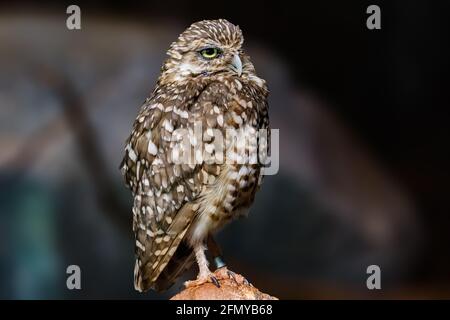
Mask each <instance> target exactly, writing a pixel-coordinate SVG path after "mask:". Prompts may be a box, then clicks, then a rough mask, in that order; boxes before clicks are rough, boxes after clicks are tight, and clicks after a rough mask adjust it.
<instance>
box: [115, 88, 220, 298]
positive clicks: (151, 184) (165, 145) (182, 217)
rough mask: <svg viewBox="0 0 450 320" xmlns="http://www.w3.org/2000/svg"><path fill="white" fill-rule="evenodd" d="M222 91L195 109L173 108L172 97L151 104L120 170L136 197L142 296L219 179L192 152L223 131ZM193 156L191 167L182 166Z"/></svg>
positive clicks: (208, 92) (203, 97)
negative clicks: (211, 131)
mask: <svg viewBox="0 0 450 320" xmlns="http://www.w3.org/2000/svg"><path fill="white" fill-rule="evenodd" d="M220 87H221V85H220V84H217V85H215V84H212V85H209V86H208V87H207V88H206V89H205V90H204V91H203V92H202V93H201V94H200V95H199V97H198V99H196V100H195V101H192V102H191V103H190V104H189V103H184V104H183V103H181V104H178V105H177V104H176V103H175V104H174V101H173V100H167V99H166V98H165V97H166V96H167V95H166V96H162V97H161V96H158V95H157V96H155V97H154V98H152V99H149V100H148V101H147V102H146V103H145V104H144V106H143V107H142V108H141V111H140V113H139V115H138V117H137V119H136V121H135V123H134V126H133V131H132V134H131V136H130V137H129V139H128V140H127V146H126V148H125V150H126V151H125V157H124V159H123V161H122V165H121V166H122V172H123V174H124V177H125V181H126V183H127V185H128V186H129V187H130V188H131V190H132V191H133V194H134V205H133V230H134V233H135V240H136V256H137V258H136V266H135V287H136V289H137V290H139V291H146V290H148V289H149V288H151V287H154V285H155V282H156V281H157V280H158V277H159V276H160V274H161V272H162V271H163V270H164V269H165V268H166V266H167V265H168V263H169V261H170V260H171V258H172V256H173V255H174V253H175V252H176V250H177V247H178V245H179V244H180V242H181V240H182V239H183V237H184V236H185V234H186V232H187V230H188V228H189V226H190V224H191V222H192V220H193V219H194V216H195V214H196V208H197V204H196V199H197V198H198V197H199V196H200V194H201V192H202V190H204V188H205V187H206V185H208V184H209V183H212V181H213V179H211V178H210V177H211V176H215V175H217V174H219V171H220V168H219V167H218V165H215V164H207V163H204V162H199V163H194V160H193V157H194V156H195V152H194V151H193V150H194V146H196V145H197V144H198V143H199V142H200V141H202V140H204V139H206V140H208V139H209V140H211V137H209V136H208V135H207V134H206V132H205V131H206V128H221V126H220V125H218V122H217V117H219V123H220V115H219V114H218V113H217V112H215V111H217V110H219V108H218V106H217V104H223V101H217V99H216V97H217V96H220V95H217V94H215V93H218V92H219V91H220V90H223V88H220ZM163 97H164V99H163ZM214 110H215V111H214ZM221 112H222V111H221ZM220 114H221V113H220ZM199 123H202V128H203V129H202V130H203V131H202V130H198V131H196V130H195V128H194V124H199ZM205 134H206V135H205ZM188 152H190V154H191V155H192V157H191V158H190V163H185V162H184V161H181V163H180V162H179V161H180V160H181V159H184V158H183V157H184V156H185V155H186V153H188ZM175 158H178V159H175ZM197 160H198V159H197ZM177 161H178V162H177ZM186 257H187V258H186V259H188V258H189V256H188V255H186ZM178 273H179V272H178Z"/></svg>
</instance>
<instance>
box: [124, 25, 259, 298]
mask: <svg viewBox="0 0 450 320" xmlns="http://www.w3.org/2000/svg"><path fill="white" fill-rule="evenodd" d="M242 43H243V37H242V33H241V30H240V29H239V27H237V26H235V25H233V24H231V23H230V22H228V21H226V20H223V19H221V20H211V21H207V20H205V21H200V22H197V23H194V24H192V25H191V26H190V27H189V28H188V29H186V30H185V31H184V32H183V33H182V34H181V35H180V36H179V38H178V40H177V41H176V42H174V43H172V45H171V46H170V48H169V50H168V52H167V53H168V55H169V58H168V59H167V60H166V61H165V63H164V65H163V68H162V73H161V75H160V77H159V79H158V82H157V85H156V88H155V90H154V91H153V93H152V95H151V96H150V97H149V98H148V99H146V101H145V103H144V105H143V106H142V108H141V110H140V112H139V114H138V116H137V117H136V121H135V122H134V125H133V130H132V132H131V135H130V136H129V138H128V140H127V142H126V148H125V156H124V158H123V161H122V165H121V167H122V172H123V175H124V177H125V181H126V183H127V185H128V186H129V188H130V189H131V191H132V193H133V196H134V204H133V230H134V233H135V241H136V266H135V288H136V289H137V290H139V291H146V290H148V289H149V288H154V289H156V290H162V289H166V288H168V287H169V286H170V285H171V284H172V283H173V282H174V281H175V280H176V278H177V277H178V276H179V275H180V274H181V273H182V271H183V270H184V269H185V268H187V267H189V266H190V264H191V262H192V261H193V259H194V258H196V259H197V262H198V264H199V269H200V273H199V277H200V278H201V277H205V276H206V275H207V273H208V272H209V269H208V266H207V262H206V258H205V255H204V241H205V238H206V237H207V236H208V234H210V233H213V232H214V231H216V230H218V229H219V228H221V227H222V226H223V225H225V224H226V223H227V222H228V221H230V220H231V219H233V218H235V217H237V216H239V215H241V214H243V213H245V212H246V211H248V208H249V207H250V205H251V203H252V202H253V200H254V197H255V193H256V191H257V189H258V187H259V181H260V180H261V177H260V175H261V170H260V169H261V166H260V165H259V164H258V163H247V164H236V163H231V164H230V163H227V162H226V159H225V158H226V154H230V155H232V154H233V152H224V153H223V154H221V153H220V152H219V151H218V150H216V148H215V143H216V137H215V134H214V133H215V132H220V133H222V134H223V135H225V133H226V131H227V130H229V129H238V128H241V127H251V128H253V129H254V131H255V132H256V130H258V129H263V128H266V129H267V128H268V109H267V94H268V92H267V88H266V85H265V81H264V80H262V79H260V78H259V77H258V76H257V75H256V73H255V69H254V67H253V65H252V63H251V62H250V59H249V57H248V56H247V55H246V54H245V53H244V51H243V49H242ZM211 45H214V46H215V47H217V48H219V49H220V51H221V54H220V56H218V57H217V58H215V59H204V58H202V57H201V55H200V54H199V52H200V50H201V49H202V48H204V47H205V46H211ZM236 57H239V58H236ZM236 59H239V64H237V66H236V65H230V63H232V62H233V61H236ZM241 60H242V62H241ZM236 68H238V69H236ZM239 68H242V70H241V69H239ZM197 122H200V123H201V124H202V131H201V132H200V135H197V134H196V128H195V125H196V124H195V123H197ZM180 130H185V131H183V132H180ZM186 137H187V139H188V141H189V146H188V147H187V148H188V149H187V150H186V146H185V145H184V144H183V139H184V138H186ZM199 146H203V149H202V150H201V151H202V152H194V156H195V159H196V160H197V161H196V162H195V161H193V162H189V163H184V162H181V163H179V162H178V161H177V160H179V159H183V156H184V155H186V154H188V153H189V152H190V151H191V150H194V148H198V147H199ZM249 148H250V147H247V150H249ZM197 151H198V150H197ZM225 151H229V150H225ZM207 158H208V159H213V160H214V161H216V162H208V161H207ZM245 159H247V160H248V157H244V160H245ZM219 160H222V161H219ZM218 161H219V162H218ZM194 253H195V254H194Z"/></svg>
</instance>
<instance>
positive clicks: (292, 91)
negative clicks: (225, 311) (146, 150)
mask: <svg viewBox="0 0 450 320" xmlns="http://www.w3.org/2000/svg"><path fill="white" fill-rule="evenodd" d="M70 4H77V5H79V6H80V8H81V13H82V15H81V25H82V29H81V30H78V31H70V30H68V29H67V28H66V19H67V17H68V15H67V14H66V8H67V6H68V5H70ZM370 4H377V5H379V6H380V8H381V23H382V29H381V30H368V29H367V28H366V19H367V17H368V14H366V8H367V7H368V5H370ZM448 12H450V3H449V2H448V1H447V2H444V1H442V2H439V1H433V2H431V1H425V0H416V1H374V2H368V1H359V2H357V1H348V2H342V1H330V0H329V1H301V2H298V3H295V4H294V2H285V3H282V2H280V1H272V2H267V3H266V2H262V1H261V2H247V1H246V2H244V1H238V2H232V1H224V2H221V1H213V2H211V1H210V2H192V3H188V2H174V1H170V2H167V1H165V2H163V1H161V2H152V1H122V2H114V3H112V2H109V1H96V2H95V4H93V3H90V2H87V1H77V2H74V3H52V2H42V1H41V2H39V4H38V3H33V2H20V1H19V2H14V3H6V2H3V3H1V4H0V71H1V72H0V298H6V299H36V298H37V299H45V298H62V299H72V298H88V299H100V298H120V299H122V298H123V299H127V298H163V299H164V298H167V297H169V296H171V295H173V294H174V293H175V292H176V291H177V290H179V289H180V287H181V285H182V283H181V282H180V283H178V284H177V285H175V286H174V287H173V289H172V290H171V291H169V292H167V293H165V294H155V293H148V294H145V295H142V294H141V295H140V294H138V293H136V292H135V291H134V289H133V276H132V275H133V266H134V258H133V250H134V248H133V245H134V244H133V240H132V232H131V218H132V215H131V194H130V192H129V190H128V189H126V188H125V187H124V184H123V180H122V177H121V175H120V172H119V170H118V166H119V163H120V160H121V157H122V154H123V146H124V141H125V139H126V138H127V135H128V134H129V132H130V130H131V125H132V122H133V120H134V118H135V116H136V114H137V112H138V110H139V107H140V105H141V103H142V101H143V100H144V99H145V97H147V96H148V94H149V93H150V92H151V90H152V89H153V86H154V84H155V80H156V78H157V76H158V74H159V68H160V67H161V64H162V62H163V60H164V59H165V51H166V50H167V48H168V46H169V44H170V43H171V42H172V41H174V40H175V39H176V37H177V36H178V34H179V33H181V32H182V31H183V30H184V29H185V28H186V27H187V26H188V25H190V24H191V23H192V22H195V21H198V20H202V19H214V18H226V19H228V20H229V21H231V22H233V23H235V24H238V25H239V26H240V27H241V28H242V30H243V32H244V36H245V39H246V42H245V47H246V49H247V51H248V53H249V54H250V55H251V57H252V59H253V62H254V64H255V66H256V69H257V72H258V74H259V75H260V76H261V77H263V78H265V79H266V80H267V82H268V85H269V88H270V91H271V95H270V116H271V124H272V128H277V129H280V171H279V173H278V174H277V175H275V176H268V177H267V178H266V180H265V183H264V186H263V188H262V190H261V191H260V193H259V194H258V196H257V198H256V202H255V205H254V206H253V208H252V210H251V213H250V215H249V218H248V219H245V220H242V221H237V222H235V223H233V224H232V225H230V226H229V227H227V228H226V229H225V230H223V231H222V232H221V233H220V235H219V242H220V243H221V244H222V246H223V251H224V255H225V257H226V260H227V261H228V263H229V265H230V266H231V268H232V269H233V270H235V271H237V272H239V273H242V274H244V275H246V276H247V278H248V279H249V280H250V281H251V282H252V283H253V284H254V285H255V286H257V287H258V288H259V289H261V290H262V291H265V292H267V293H270V294H272V295H275V296H277V297H279V298H282V299H288V298H290V299H301V298H319V299H320V298H339V299H340V298H450V252H449V249H448V247H449V243H450V232H449V231H448V230H449V229H450V214H449V213H450V205H449V202H448V198H449V196H450V192H449V187H448V180H449V178H450V169H449V160H450V159H449V156H448V154H447V149H448V140H449V136H450V135H449V133H450V132H449V131H450V129H449V125H448V120H449V119H448V106H449V103H448V98H447V94H448V90H447V87H448V85H449V76H450V74H449V57H450V50H449V49H450V46H449V35H450V34H449V30H450V20H449V19H448ZM71 264H76V265H79V266H80V268H81V272H82V289H81V290H73V291H69V290H68V289H67V288H66V277H67V275H66V267H67V266H68V265H71ZM371 264H376V265H379V266H380V268H381V274H382V280H381V285H382V290H375V291H369V290H368V289H367V288H366V279H367V277H368V275H367V274H366V268H367V266H369V265H371ZM189 276H190V277H192V276H193V274H191V275H187V276H186V277H189Z"/></svg>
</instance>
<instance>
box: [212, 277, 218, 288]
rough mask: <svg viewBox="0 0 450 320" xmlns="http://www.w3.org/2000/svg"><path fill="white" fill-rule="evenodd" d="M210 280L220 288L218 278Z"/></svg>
mask: <svg viewBox="0 0 450 320" xmlns="http://www.w3.org/2000/svg"><path fill="white" fill-rule="evenodd" d="M210 279H211V282H212V283H213V284H214V285H215V286H216V287H217V288H220V283H219V280H217V278H216V277H214V276H211V277H210Z"/></svg>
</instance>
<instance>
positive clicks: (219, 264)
mask: <svg viewBox="0 0 450 320" xmlns="http://www.w3.org/2000/svg"><path fill="white" fill-rule="evenodd" d="M207 244H208V249H209V251H210V252H211V255H212V257H213V261H214V264H215V265H216V271H215V273H214V274H216V275H217V276H218V278H219V279H226V278H230V279H233V281H234V282H235V283H236V284H245V285H251V284H250V283H249V282H248V281H247V279H245V278H244V277H243V276H241V275H238V274H236V273H235V272H233V271H231V270H229V269H228V268H227V264H226V263H225V261H224V260H223V258H222V250H220V247H219V245H218V244H217V242H216V241H215V240H214V237H213V236H212V235H211V234H209V235H208V240H207Z"/></svg>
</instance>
